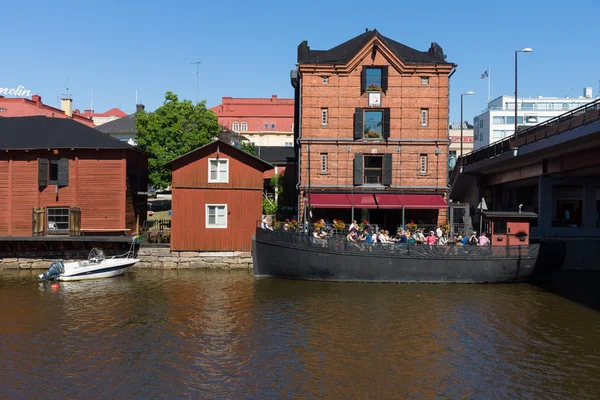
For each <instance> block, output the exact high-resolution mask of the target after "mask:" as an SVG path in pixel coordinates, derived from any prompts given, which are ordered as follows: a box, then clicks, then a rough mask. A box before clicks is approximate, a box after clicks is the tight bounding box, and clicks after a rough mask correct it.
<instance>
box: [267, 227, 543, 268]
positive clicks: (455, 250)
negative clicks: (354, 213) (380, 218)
mask: <svg viewBox="0 0 600 400" xmlns="http://www.w3.org/2000/svg"><path fill="white" fill-rule="evenodd" d="M256 241H257V242H259V243H265V244H270V245H275V246H281V247H290V248H295V249H302V250H306V251H311V252H317V253H318V252H320V253H334V254H344V255H362V256H368V257H372V256H383V257H394V258H396V257H397V258H425V259H438V258H439V259H448V258H458V259H482V260H483V259H506V258H515V257H520V258H534V257H536V256H537V252H538V250H539V245H537V244H536V245H528V246H481V247H480V246H473V245H465V246H456V245H454V244H447V245H442V246H439V245H435V246H428V245H426V244H401V243H370V244H369V243H365V242H349V241H347V240H344V237H341V236H331V237H327V238H322V239H321V238H319V239H317V238H313V237H312V236H309V235H306V234H303V233H295V232H283V231H277V230H275V231H268V230H263V229H260V228H259V229H257V230H256Z"/></svg>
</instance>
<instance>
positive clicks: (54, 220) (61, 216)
mask: <svg viewBox="0 0 600 400" xmlns="http://www.w3.org/2000/svg"><path fill="white" fill-rule="evenodd" d="M46 226H47V231H48V234H49V235H60V234H64V233H69V208H68V207H49V208H48V209H47V217H46Z"/></svg>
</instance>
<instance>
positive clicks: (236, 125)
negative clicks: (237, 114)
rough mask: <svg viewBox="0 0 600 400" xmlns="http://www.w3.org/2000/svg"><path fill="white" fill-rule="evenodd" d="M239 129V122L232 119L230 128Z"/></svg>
mask: <svg viewBox="0 0 600 400" xmlns="http://www.w3.org/2000/svg"><path fill="white" fill-rule="evenodd" d="M239 129H240V124H239V122H237V121H233V124H231V130H232V131H237V130H239Z"/></svg>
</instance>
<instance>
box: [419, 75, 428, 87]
mask: <svg viewBox="0 0 600 400" xmlns="http://www.w3.org/2000/svg"><path fill="white" fill-rule="evenodd" d="M421 85H429V77H428V76H422V77H421Z"/></svg>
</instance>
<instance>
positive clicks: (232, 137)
mask: <svg viewBox="0 0 600 400" xmlns="http://www.w3.org/2000/svg"><path fill="white" fill-rule="evenodd" d="M220 129H221V131H220V132H219V140H221V141H223V142H226V143H229V144H233V143H239V142H244V141H248V140H250V139H248V138H247V137H245V136H242V135H240V134H239V133H237V132H234V131H232V130H230V129H228V128H226V127H224V126H220Z"/></svg>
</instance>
